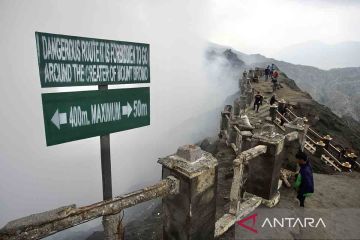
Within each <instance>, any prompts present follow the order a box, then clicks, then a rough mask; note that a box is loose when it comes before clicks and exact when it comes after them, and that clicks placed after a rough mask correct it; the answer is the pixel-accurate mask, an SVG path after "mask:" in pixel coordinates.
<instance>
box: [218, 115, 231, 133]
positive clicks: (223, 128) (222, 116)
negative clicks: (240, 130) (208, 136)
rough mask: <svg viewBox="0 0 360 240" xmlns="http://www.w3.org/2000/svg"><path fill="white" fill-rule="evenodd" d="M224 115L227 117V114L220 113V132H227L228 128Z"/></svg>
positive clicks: (227, 121)
mask: <svg viewBox="0 0 360 240" xmlns="http://www.w3.org/2000/svg"><path fill="white" fill-rule="evenodd" d="M226 115H228V116H229V114H228V113H224V112H222V113H221V124H220V130H227V129H228V128H229V118H227V117H226Z"/></svg>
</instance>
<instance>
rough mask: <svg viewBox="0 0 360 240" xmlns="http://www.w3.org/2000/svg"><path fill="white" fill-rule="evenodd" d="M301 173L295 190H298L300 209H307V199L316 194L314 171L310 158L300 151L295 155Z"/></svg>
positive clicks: (295, 184) (297, 178) (296, 181)
mask: <svg viewBox="0 0 360 240" xmlns="http://www.w3.org/2000/svg"><path fill="white" fill-rule="evenodd" d="M295 157H296V159H297V162H298V164H299V165H300V171H299V173H298V175H297V177H296V180H295V183H294V188H295V189H296V190H297V193H298V194H297V199H299V201H300V207H305V205H304V203H305V198H306V197H309V196H310V195H311V194H312V193H314V178H313V171H312V168H311V165H310V160H309V158H308V156H307V155H306V154H305V153H304V152H301V151H299V152H298V153H296V155H295Z"/></svg>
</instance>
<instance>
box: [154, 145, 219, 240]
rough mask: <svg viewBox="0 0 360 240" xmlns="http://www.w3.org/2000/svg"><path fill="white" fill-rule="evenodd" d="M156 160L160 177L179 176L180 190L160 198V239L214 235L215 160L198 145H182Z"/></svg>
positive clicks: (184, 239)
mask: <svg viewBox="0 0 360 240" xmlns="http://www.w3.org/2000/svg"><path fill="white" fill-rule="evenodd" d="M158 162H159V163H160V164H162V165H163V168H162V177H163V178H166V177H167V176H169V175H172V176H174V177H176V178H177V179H179V180H180V193H179V194H177V195H173V196H169V197H165V198H163V200H162V203H163V214H164V216H163V239H164V240H170V239H171V240H208V239H214V231H215V221H216V219H215V213H216V186H217V171H216V168H217V160H216V159H215V158H214V157H213V156H212V155H211V154H210V153H207V152H205V151H202V150H201V149H200V147H198V146H195V145H185V146H182V147H180V148H179V149H178V151H177V153H176V154H173V155H170V156H168V157H165V158H161V159H160V160H159V161H158Z"/></svg>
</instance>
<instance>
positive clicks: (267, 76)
mask: <svg viewBox="0 0 360 240" xmlns="http://www.w3.org/2000/svg"><path fill="white" fill-rule="evenodd" d="M269 75H270V65H268V66H267V68H265V81H267V80H268V79H269Z"/></svg>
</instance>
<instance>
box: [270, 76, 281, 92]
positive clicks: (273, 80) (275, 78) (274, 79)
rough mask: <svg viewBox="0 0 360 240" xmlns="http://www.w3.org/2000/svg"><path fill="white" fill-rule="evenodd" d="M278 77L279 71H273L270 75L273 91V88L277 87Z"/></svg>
mask: <svg viewBox="0 0 360 240" xmlns="http://www.w3.org/2000/svg"><path fill="white" fill-rule="evenodd" d="M278 77H279V73H278V72H277V71H274V72H273V74H272V76H271V82H272V84H273V92H275V90H276V89H278Z"/></svg>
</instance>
